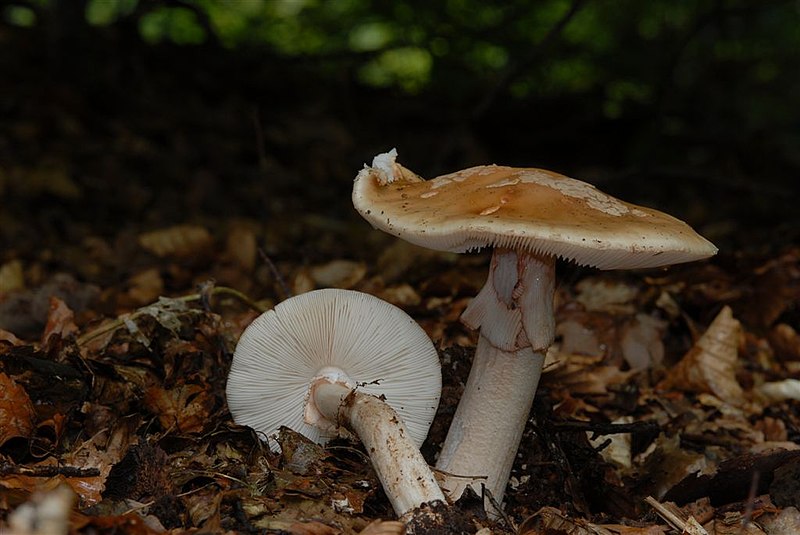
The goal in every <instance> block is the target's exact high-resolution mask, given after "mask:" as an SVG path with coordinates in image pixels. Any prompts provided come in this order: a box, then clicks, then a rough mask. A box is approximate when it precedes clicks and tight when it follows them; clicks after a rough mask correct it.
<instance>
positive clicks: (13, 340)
mask: <svg viewBox="0 0 800 535" xmlns="http://www.w3.org/2000/svg"><path fill="white" fill-rule="evenodd" d="M0 342H9V343H10V344H11V345H14V346H18V345H22V344H23V341H22V340H20V339H19V338H17V337H16V335H14V333H11V332H8V331H6V330H5V329H0Z"/></svg>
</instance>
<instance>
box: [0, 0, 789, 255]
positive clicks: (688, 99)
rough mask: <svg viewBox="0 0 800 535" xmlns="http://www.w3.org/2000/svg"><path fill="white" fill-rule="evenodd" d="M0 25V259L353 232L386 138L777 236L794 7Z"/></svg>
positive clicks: (431, 170)
mask: <svg viewBox="0 0 800 535" xmlns="http://www.w3.org/2000/svg"><path fill="white" fill-rule="evenodd" d="M0 15H2V17H0V19H1V20H2V22H1V23H0V49H1V51H0V71H2V73H3V75H2V77H0V116H1V117H2V122H0V203H1V204H2V210H1V211H0V244H1V245H2V248H3V251H2V254H3V255H4V258H9V257H22V258H25V257H30V256H36V255H41V251H42V246H43V245H50V246H53V247H55V246H63V245H64V244H69V243H73V242H75V241H76V240H79V239H82V238H83V237H85V236H86V235H96V236H100V237H104V238H111V237H116V239H119V237H120V236H125V235H126V233H132V232H141V231H142V230H147V229H149V228H156V227H159V226H164V225H169V224H172V223H178V222H199V223H202V224H206V225H208V226H210V227H211V228H214V225H217V224H219V222H220V221H224V220H226V219H227V218H233V217H235V218H248V219H252V220H255V221H258V222H260V223H261V224H264V225H267V227H269V225H270V224H272V222H275V221H277V220H278V219H279V218H288V219H289V221H293V220H298V218H299V217H300V216H299V214H304V217H305V216H307V215H308V214H313V215H314V217H317V218H321V219H319V220H318V221H317V224H318V225H320V226H321V227H322V228H323V229H330V228H333V227H336V225H339V224H341V225H360V224H361V223H360V222H359V221H358V216H357V215H356V214H355V213H354V211H353V210H352V209H351V208H350V206H349V192H350V184H351V181H352V178H353V177H354V175H355V173H356V172H357V171H358V169H359V168H360V167H361V166H362V165H363V164H364V163H365V162H370V161H371V158H372V156H374V155H375V154H376V153H379V152H384V151H386V150H388V149H390V148H392V147H396V148H397V149H398V151H399V153H400V161H401V162H402V163H403V164H404V165H406V166H407V167H409V168H411V169H413V170H415V171H416V172H418V173H419V174H421V175H422V176H426V177H432V176H435V175H437V174H440V173H444V172H450V171H453V170H456V169H459V168H463V167H466V166H469V165H474V164H484V163H491V162H494V163H499V164H509V165H519V166H531V167H545V168H549V169H553V170H557V171H560V172H563V173H565V174H569V175H571V176H574V177H576V178H580V179H583V180H586V181H588V182H592V183H594V184H596V185H598V186H599V187H600V188H601V189H604V190H606V191H608V192H610V193H612V194H615V195H617V196H619V197H621V198H623V199H625V200H628V201H631V202H636V203H640V204H645V205H649V206H653V207H657V208H660V209H662V210H664V211H667V212H670V213H672V214H674V215H676V216H678V217H681V218H683V219H685V220H687V221H688V222H689V223H690V224H692V225H694V226H695V227H696V228H697V229H698V230H699V231H700V232H701V233H703V234H704V235H706V236H707V237H708V238H710V239H711V240H712V241H714V242H715V243H717V244H718V245H719V246H720V247H721V249H722V250H723V253H724V252H725V251H739V250H748V249H763V248H780V247H781V246H782V245H783V244H786V243H789V242H792V241H796V240H797V237H798V233H799V232H798V230H799V229H800V223H799V221H800V217H799V216H798V210H797V209H796V204H797V202H798V201H800V195H798V185H797V183H798V180H797V174H798V168H799V167H800V157H799V156H798V154H799V153H798V150H797V146H798V141H800V106H798V95H800V7H799V6H798V3H797V2H795V1H744V0H740V1H737V0H705V1H703V0H699V1H687V2H674V1H671V0H669V1H667V0H664V1H660V0H655V1H648V2H640V1H638V0H619V1H602V0H585V1H582V0H574V1H562V0H543V1H539V2H527V1H523V0H512V1H504V2H486V1H481V0H448V1H442V2H412V1H382V0H372V1H370V0H334V1H327V2H316V1H310V0H309V1H305V0H271V1H270V0H266V1H259V0H248V1H245V0H242V1H241V2H231V3H223V2H213V1H210V0H209V1H197V2H189V1H182V0H154V1H138V2H137V1H136V0H94V1H87V0H74V1H64V2H56V1H52V0H51V1H43V0H39V1H33V0H31V1H8V0H6V1H3V2H0ZM312 226H313V225H312ZM364 228H366V227H364ZM303 232H314V230H313V229H311V230H308V229H307V230H304V231H302V232H299V234H300V238H302V234H303ZM290 238H291V237H285V239H290ZM278 239H279V238H277V237H276V238H274V240H278ZM354 241H355V242H357V241H358V240H357V239H354ZM345 245H346V244H344V243H343V245H342V246H343V247H344V246H345ZM266 247H267V249H268V250H269V249H270V248H271V249H273V250H274V249H276V248H277V246H275V245H274V243H273V244H272V246H271V245H270V243H269V240H267V243H266ZM282 254H284V255H292V254H299V255H300V256H303V255H310V256H311V257H313V256H314V254H315V253H314V251H313V250H308V248H306V249H303V247H302V244H297V247H295V248H288V250H286V251H284V252H283V253H282ZM370 254H371V251H369V250H368V249H367V250H365V249H363V248H361V247H358V246H357V244H355V245H354V246H353V247H352V248H351V250H349V251H345V252H344V254H343V256H354V257H359V256H363V257H365V258H367V257H368V256H369V255H370ZM55 256H56V257H57V258H54V259H51V261H52V263H53V264H55V266H54V267H56V268H58V267H63V266H59V265H58V264H60V263H68V262H69V261H68V259H65V258H62V257H61V256H59V255H55ZM0 260H2V259H0ZM312 260H313V258H312Z"/></svg>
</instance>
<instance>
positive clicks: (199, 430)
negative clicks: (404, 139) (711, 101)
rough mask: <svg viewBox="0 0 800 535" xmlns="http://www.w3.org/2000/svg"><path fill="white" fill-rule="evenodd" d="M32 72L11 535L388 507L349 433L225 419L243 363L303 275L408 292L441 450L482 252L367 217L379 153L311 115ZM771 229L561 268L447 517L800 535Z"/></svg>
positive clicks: (12, 196) (780, 260)
mask: <svg viewBox="0 0 800 535" xmlns="http://www.w3.org/2000/svg"><path fill="white" fill-rule="evenodd" d="M23 57H24V56H23ZM29 74H30V76H28V77H27V78H26V82H24V83H20V85H19V86H17V87H11V88H9V87H4V94H5V95H6V96H7V97H8V98H7V99H5V100H4V101H5V102H6V104H5V106H6V107H7V108H6V109H7V111H9V110H10V111H12V113H10V114H9V119H8V121H7V122H6V123H5V124H4V125H3V127H4V132H3V136H2V139H1V140H0V156H2V165H1V166H0V203H2V210H0V240H2V246H3V250H2V252H0V532H4V533H5V532H9V533H13V534H15V535H22V534H24V533H55V531H48V530H49V529H53V530H66V531H60V532H69V533H136V534H150V533H163V532H169V533H173V534H181V533H224V532H230V533H263V532H267V533H272V532H275V533H280V532H286V533H292V534H335V533H348V534H349V533H358V532H362V533H380V532H381V531H380V529H378V528H376V526H374V525H373V526H372V527H371V528H367V526H368V525H369V524H370V523H371V522H373V521H375V520H391V519H392V518H394V513H393V512H392V509H391V507H390V505H389V503H388V501H387V499H386V497H385V496H384V494H383V491H382V489H381V487H380V484H379V482H378V480H377V478H376V476H375V474H374V472H373V471H372V469H371V467H370V465H369V463H367V462H364V460H365V458H366V456H365V453H364V451H363V449H362V448H361V446H360V445H359V444H358V443H355V442H348V441H344V440H337V441H333V442H331V443H329V444H328V445H327V446H326V447H315V446H312V445H310V444H308V443H307V441H306V440H305V439H304V438H303V437H302V436H299V435H297V434H296V433H293V432H291V431H290V430H286V431H285V432H283V433H282V435H281V439H280V440H281V443H282V445H283V452H282V453H281V454H278V453H274V452H271V451H269V449H268V448H267V447H265V445H264V444H263V443H262V442H260V441H259V439H258V437H257V436H256V435H255V433H254V432H252V431H251V430H249V429H247V428H244V427H240V426H236V425H235V424H234V423H233V421H232V419H231V416H230V414H229V412H228V410H227V406H226V402H225V384H226V376H227V372H228V369H229V366H230V359H231V355H232V351H233V349H234V347H235V344H236V341H237V339H238V337H239V335H240V334H241V332H242V330H243V329H244V328H245V327H246V326H247V325H248V324H249V323H250V322H251V321H252V320H253V319H254V318H255V317H256V315H257V314H258V313H259V311H261V310H265V309H267V308H269V307H271V306H273V305H274V304H276V303H278V302H280V301H281V300H283V299H286V298H287V297H288V296H290V295H292V294H297V293H301V292H304V291H308V290H311V289H313V288H318V287H341V288H351V289H356V290H361V291H365V292H368V293H371V294H374V295H377V296H379V297H381V298H383V299H385V300H387V301H389V302H392V303H394V304H396V305H398V306H400V307H401V308H403V309H404V310H405V311H407V312H408V313H409V314H410V315H411V316H412V317H414V319H416V320H417V321H418V322H419V323H420V324H421V325H422V326H423V328H424V329H425V330H426V331H427V333H428V334H429V335H430V337H431V338H432V340H433V341H434V344H435V346H436V348H437V349H438V351H439V354H440V356H441V360H442V370H443V395H442V400H441V403H440V406H439V410H438V414H437V417H436V419H435V421H434V424H433V426H432V428H431V430H430V434H429V436H428V439H427V440H426V442H425V444H424V445H423V448H422V451H423V454H424V455H425V457H426V459H427V460H428V461H429V462H430V463H431V464H434V462H435V457H436V453H437V451H438V449H439V447H440V446H441V443H442V441H443V439H444V436H445V434H446V430H447V427H448V424H449V421H450V419H451V417H452V414H453V411H454V410H455V406H456V404H457V401H458V398H459V395H460V393H461V389H462V388H463V383H464V381H465V380H466V377H467V374H468V372H469V367H470V360H471V355H472V352H473V350H474V347H475V343H476V335H475V333H474V332H471V331H470V330H468V329H467V328H466V327H464V326H463V325H461V324H460V323H459V321H458V317H459V315H460V313H461V312H462V311H463V309H464V307H465V305H466V303H467V302H468V301H469V299H470V298H471V297H473V296H474V295H475V294H476V293H477V292H478V290H479V289H480V288H481V286H482V285H483V282H484V280H485V277H486V273H487V267H488V258H489V257H488V255H487V253H485V252H482V253H474V254H465V255H453V254H442V253H436V252H431V251H427V250H423V249H419V248H416V247H412V246H409V245H407V244H404V243H403V242H400V241H397V240H395V239H393V238H391V237H389V236H386V235H384V234H382V233H380V232H377V231H374V230H372V229H370V227H369V225H368V224H367V223H366V222H364V221H362V220H361V219H360V218H359V217H358V215H357V214H355V212H354V210H352V207H351V206H350V196H349V193H350V192H349V188H350V185H351V182H350V180H351V179H352V177H353V176H354V175H355V173H356V172H357V171H358V167H359V166H360V165H361V163H363V162H365V161H369V160H370V159H371V157H372V156H373V153H372V152H370V153H367V152H366V150H372V149H373V148H374V147H371V146H365V144H363V143H359V142H357V141H358V140H357V136H353V135H351V134H350V133H349V132H350V129H351V126H352V125H349V124H348V123H347V122H345V121H342V120H341V119H337V118H335V117H328V116H325V115H324V114H319V113H318V112H315V111H314V110H313V108H308V107H306V108H303V110H302V111H299V110H300V108H301V107H300V106H298V108H292V109H287V110H282V109H279V108H278V107H276V108H275V109H269V110H267V109H261V108H257V107H253V106H250V105H249V104H248V103H247V99H246V98H244V97H236V96H227V97H226V96H221V95H224V93H221V92H220V93H211V92H206V93H201V92H198V93H191V92H189V91H188V90H187V87H191V83H190V82H191V81H189V82H187V81H184V82H183V83H182V84H181V85H180V86H178V87H177V88H171V90H170V91H166V90H164V84H163V80H161V79H159V78H158V76H163V77H165V78H166V77H167V76H168V75H167V74H165V73H164V72H161V73H160V74H158V73H157V74H152V73H149V74H147V75H146V76H145V75H141V73H140V74H139V76H140V78H138V79H137V80H138V81H137V82H136V83H133V82H132V85H133V87H134V88H133V89H131V90H130V91H126V87H125V86H124V85H120V86H119V87H117V91H116V92H113V93H105V92H104V91H105V90H107V89H108V87H109V86H108V85H103V86H102V87H101V88H99V89H98V88H94V87H92V86H91V84H88V83H86V84H84V85H81V84H80V83H77V82H74V81H72V82H70V83H63V84H59V83H49V84H43V83H41V82H42V80H40V79H38V78H37V76H38V75H37V74H36V73H35V72H33V71H32V72H30V73H29ZM206 82H207V83H208V84H209V86H211V85H213V84H211V82H208V81H206ZM207 87H208V86H204V88H205V89H207ZM309 109H311V111H309ZM418 143H419V144H420V145H424V144H425V143H426V140H424V139H422V140H419V141H418ZM408 165H409V167H412V168H413V165H412V164H411V163H409V164H408ZM331 177H333V178H331ZM704 215H705V216H708V214H707V213H706V214H704ZM709 228H710V227H709ZM728 231H729V232H730V231H731V229H730V227H728ZM734 231H735V229H734ZM761 231H762V233H763V234H762V241H761V242H760V243H763V244H765V246H764V247H761V248H752V249H748V250H745V249H743V248H740V249H730V248H728V249H726V248H724V247H723V248H721V252H720V254H719V255H718V256H717V257H715V258H713V259H710V260H708V261H704V262H698V263H694V264H691V265H685V266H676V267H673V268H670V269H665V270H650V271H635V272H598V271H595V270H591V269H585V268H579V267H576V266H572V265H569V264H559V266H558V271H559V281H560V282H559V285H558V289H557V297H556V310H557V334H558V337H557V340H556V344H555V345H554V347H553V348H552V350H551V352H550V354H549V357H548V361H547V363H546V368H545V373H544V375H543V377H542V381H541V384H540V387H539V391H538V393H537V398H536V401H535V405H534V410H533V411H532V413H531V418H530V420H529V422H528V426H527V428H526V431H525V434H524V437H523V440H522V444H521V447H520V450H519V452H518V455H517V459H516V462H515V465H514V469H513V472H512V478H511V482H510V483H509V487H508V490H507V493H506V497H505V500H506V504H505V509H504V511H505V513H504V515H503V516H501V517H500V518H496V519H488V518H486V517H485V515H483V514H482V513H481V511H480V507H477V506H476V503H477V502H476V500H469V499H467V500H464V501H462V502H459V503H458V504H456V505H455V506H454V507H456V508H458V510H459V511H461V516H462V517H463V519H464V524H462V525H461V526H460V527H459V528H458V530H461V531H464V532H477V531H478V530H480V529H482V528H489V529H491V531H492V532H493V533H520V534H522V533H528V534H545V533H570V534H619V535H622V534H625V535H633V534H641V535H644V534H648V535H653V534H660V533H692V534H699V533H710V534H723V533H725V534H727V533H731V534H733V533H737V534H738V533H747V534H753V535H755V534H760V533H767V534H769V535H775V534H789V533H800V512H798V508H800V382H798V381H797V377H799V376H800V334H798V332H797V330H798V325H800V308H798V302H800V246H798V245H797V244H796V243H795V244H792V243H791V241H789V242H782V239H781V236H775V233H774V232H772V231H771V229H761ZM747 233H749V234H753V235H756V234H757V232H756V229H748V230H747ZM230 290H234V291H230ZM242 296H246V299H243V298H242ZM65 489H66V490H65ZM48 515H55V516H54V520H53V522H54V523H53V524H46V523H45V522H46V521H47V518H48ZM59 515H60V516H59ZM392 526H393V525H391V524H386V525H385V526H384V527H385V529H386V531H387V532H388V531H390V530H391V529H392ZM362 530H365V531H362ZM703 530H705V531H703Z"/></svg>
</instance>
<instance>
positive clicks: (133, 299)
mask: <svg viewBox="0 0 800 535" xmlns="http://www.w3.org/2000/svg"><path fill="white" fill-rule="evenodd" d="M163 293H164V280H163V279H162V278H161V272H160V271H159V270H158V269H157V268H151V269H146V270H144V271H141V272H139V273H136V274H135V275H133V276H132V277H131V278H130V279H128V291H127V292H125V297H126V298H127V299H126V302H124V303H122V304H123V305H125V306H133V307H140V306H142V305H146V304H148V303H152V302H153V301H155V300H156V299H158V297H159V296H160V295H162V294H163Z"/></svg>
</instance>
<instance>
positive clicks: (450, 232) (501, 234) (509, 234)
mask: <svg viewBox="0 0 800 535" xmlns="http://www.w3.org/2000/svg"><path fill="white" fill-rule="evenodd" d="M395 154H396V153H395V152H394V151H392V152H390V153H387V154H382V155H379V156H378V157H376V158H375V160H374V161H373V166H372V167H365V168H364V169H363V170H362V171H361V172H360V173H359V174H358V176H357V177H356V180H355V184H354V186H353V204H354V206H355V207H356V209H357V210H358V211H359V212H360V213H361V215H362V216H363V217H364V218H365V219H367V221H369V222H370V223H371V224H372V225H373V226H374V227H376V228H378V229H380V230H383V231H384V232H387V233H389V234H393V235H394V236H397V237H399V238H403V239H404V240H406V241H408V242H411V243H414V244H416V245H420V246H423V247H427V248H429V249H437V250H441V251H450V252H464V251H469V250H474V249H480V248H483V247H503V248H509V249H522V250H526V251H529V252H532V253H536V254H546V255H554V256H557V257H560V258H562V259H565V260H573V261H575V262H577V263H578V264H583V265H589V266H594V267H597V268H600V269H630V268H646V267H657V266H665V265H669V264H677V263H681V262H690V261H693V260H699V259H702V258H707V257H709V256H712V255H714V254H716V252H717V248H716V247H715V246H714V244H712V243H711V242H709V241H708V240H706V239H705V238H703V237H702V236H700V235H699V234H697V233H696V232H695V231H694V230H693V229H692V228H691V227H690V226H689V225H687V224H686V223H684V222H683V221H681V220H679V219H676V218H674V217H672V216H670V215H667V214H665V213H663V212H659V211H658V210H653V209H651V208H644V207H641V206H636V205H634V204H630V203H626V202H624V201H621V200H619V199H617V198H615V197H612V196H610V195H607V194H606V193H603V192H602V191H600V190H598V189H597V188H595V187H594V186H592V185H591V184H587V183H585V182H581V181H580V180H575V179H574V178H569V177H566V176H564V175H560V174H558V173H553V172H551V171H545V170H543V169H533V168H530V169H528V168H514V167H503V166H498V165H484V166H478V167H471V168H469V169H464V170H463V171H458V172H456V173H451V174H448V175H443V176H440V177H437V178H434V179H432V180H423V179H422V178H420V177H419V176H417V175H416V174H414V173H413V172H411V171H409V170H408V169H406V168H404V167H402V166H401V165H400V164H398V163H396V162H395V161H394V156H395Z"/></svg>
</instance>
